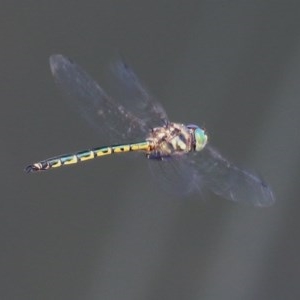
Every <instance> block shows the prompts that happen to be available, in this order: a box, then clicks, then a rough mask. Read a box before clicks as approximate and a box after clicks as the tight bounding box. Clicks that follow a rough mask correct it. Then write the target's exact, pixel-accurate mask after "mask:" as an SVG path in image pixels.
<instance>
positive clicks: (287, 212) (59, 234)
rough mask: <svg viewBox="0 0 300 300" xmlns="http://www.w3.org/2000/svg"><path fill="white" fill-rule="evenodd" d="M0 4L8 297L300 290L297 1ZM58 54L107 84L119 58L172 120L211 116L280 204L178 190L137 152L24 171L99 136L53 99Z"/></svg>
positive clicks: (223, 146)
mask: <svg viewBox="0 0 300 300" xmlns="http://www.w3.org/2000/svg"><path fill="white" fill-rule="evenodd" d="M0 14H1V20H2V26H0V32H1V47H0V54H1V59H0V67H1V79H2V80H1V82H2V88H1V89H0V93H1V104H2V107H1V110H0V113H1V118H0V120H1V121H0V122H1V126H0V128H1V129H0V130H1V137H2V147H1V164H2V172H1V175H0V176H1V182H2V185H1V186H2V188H1V192H2V193H1V202H0V203H1V209H0V222H1V226H0V236H1V241H2V242H1V245H2V246H1V250H0V251H1V252H0V254H1V255H0V257H1V268H0V270H1V271H0V272H1V273H0V276H1V289H0V298H1V299H72V300H74V299H122V300H126V299H130V300H132V299H139V300H140V299H164V300H165V299H172V300H174V299H230V300H233V299H297V298H298V297H299V288H298V278H299V275H300V274H299V273H300V271H299V270H300V265H299V259H298V253H299V250H300V239H299V233H298V228H300V223H299V218H298V214H299V201H298V195H299V184H298V181H299V166H300V161H299V150H298V149H299V148H300V139H299V134H298V128H299V125H300V121H299V114H300V101H299V99H300V85H299V78H300V26H299V25H300V5H299V4H296V3H294V5H292V3H289V5H288V4H287V3H283V2H280V1H278V2H273V1H265V2H263V3H262V2H261V1H251V2H247V3H246V2H241V1H233V2H232V1H223V2H220V1H187V2H185V3H180V2H176V3H175V2H174V1H164V2H161V1H154V2H153V1H152V2H151V1H148V2H147V1H110V2H106V3H103V2H101V1H100V2H99V1H90V2H88V3H87V2H76V3H74V2H71V1H64V2H63V3H62V2H58V1H52V2H49V3H43V2H24V3H18V6H17V5H16V4H15V3H12V2H10V3H3V7H2V9H1V12H0ZM53 53H63V54H64V55H66V56H69V57H71V58H72V59H74V60H75V61H76V62H78V63H79V64H80V65H81V66H82V67H83V68H84V69H85V70H87V71H88V72H89V73H90V74H91V75H92V76H93V77H94V78H95V79H97V80H98V81H99V82H100V83H101V85H102V86H103V87H104V88H105V87H108V86H110V82H109V81H107V80H106V77H105V73H106V69H107V68H106V67H107V65H108V64H109V63H110V62H111V61H112V59H113V58H114V57H116V56H117V55H121V56H123V57H125V58H126V61H127V62H128V63H129V64H130V65H131V66H132V67H133V69H134V70H135V71H136V73H137V74H138V75H139V77H140V78H141V79H142V80H143V81H144V82H145V84H146V86H147V87H148V89H149V90H150V91H151V92H152V94H153V95H154V96H155V97H157V99H159V101H160V102H161V103H162V104H163V105H164V107H165V109H166V111H167V112H168V115H169V117H170V119H171V120H172V121H175V122H183V123H194V124H198V125H201V126H204V127H205V128H206V130H207V131H208V133H209V137H210V142H211V143H212V144H213V145H214V146H215V147H217V148H218V149H219V150H220V151H221V152H222V154H223V155H224V156H226V157H228V158H229V159H231V160H232V161H234V162H236V163H240V164H241V165H242V166H245V167H250V169H252V170H254V171H257V172H258V173H259V174H261V175H262V176H263V177H264V178H265V179H266V181H267V182H268V183H269V184H270V185H271V186H272V187H273V189H274V193H275V196H276V203H275V205H274V206H272V207H270V208H264V209H259V208H254V207H251V206H244V205H241V204H234V203H232V202H229V201H226V200H223V199H221V198H217V197H214V196H212V195H208V196H206V197H205V199H204V201H203V199H202V200H201V199H200V198H199V197H197V196H190V197H187V198H186V199H183V200H178V199H173V198H172V197H171V196H169V195H166V194H165V193H164V192H162V191H160V190H159V189H158V188H157V187H156V185H155V182H154V181H153V180H152V178H151V174H150V172H149V169H148V166H147V162H146V160H145V159H144V158H143V157H142V156H141V157H139V156H137V157H136V156H134V157H132V156H131V155H129V156H131V157H129V158H128V157H126V156H122V155H119V156H111V157H104V158H102V159H99V160H95V161H92V162H89V163H86V164H82V165H77V166H74V167H69V168H62V169H59V170H53V171H51V172H50V171H49V172H47V173H43V174H32V175H26V174H24V173H23V168H24V167H25V166H26V165H27V164H28V163H32V162H34V161H36V160H40V159H44V158H47V157H50V156H54V155H56V154H61V153H64V152H66V153H67V152H71V151H76V150H81V149H86V148H89V147H94V146H101V145H105V143H106V141H101V140H99V138H97V134H96V132H94V131H92V130H91V129H90V128H89V127H88V125H87V124H86V123H85V121H84V119H83V118H81V117H80V116H79V115H76V113H74V111H73V110H72V109H70V108H69V107H68V106H67V105H66V102H65V101H64V100H63V99H62V98H63V96H62V95H61V94H60V93H59V91H58V89H57V87H56V86H55V84H54V81H53V78H52V76H51V74H50V70H49V66H48V57H49V56H50V55H51V54H53ZM117 53H119V54H117Z"/></svg>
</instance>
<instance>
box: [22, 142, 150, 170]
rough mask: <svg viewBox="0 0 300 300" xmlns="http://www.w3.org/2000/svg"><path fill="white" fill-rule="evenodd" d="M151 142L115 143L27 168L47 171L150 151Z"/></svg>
mask: <svg viewBox="0 0 300 300" xmlns="http://www.w3.org/2000/svg"><path fill="white" fill-rule="evenodd" d="M150 148H151V146H150V143H149V142H147V141H146V142H141V143H134V144H124V145H114V146H108V147H97V148H93V149H90V150H84V151H80V152H77V153H73V154H65V155H61V156H57V157H53V158H49V159H46V160H43V161H40V162H37V163H34V164H32V165H29V166H27V167H26V168H25V171H26V172H27V173H29V172H36V171H46V170H49V169H52V168H58V167H61V166H64V165H71V164H77V163H79V162H83V161H86V160H90V159H94V158H97V157H101V156H105V155H110V154H114V153H123V152H131V151H146V152H149V151H150Z"/></svg>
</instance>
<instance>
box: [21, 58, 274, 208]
mask: <svg viewBox="0 0 300 300" xmlns="http://www.w3.org/2000/svg"><path fill="white" fill-rule="evenodd" d="M50 69H51V72H52V74H53V76H54V78H55V81H56V82H57V84H58V85H59V86H60V88H61V89H62V90H63V91H64V92H65V93H66V94H67V96H68V97H67V98H68V99H70V100H71V105H72V106H77V107H78V108H79V109H80V110H81V113H82V114H83V116H84V117H85V119H86V120H87V121H88V122H89V123H90V124H91V125H92V126H93V127H95V128H96V129H97V132H98V134H99V137H101V138H103V139H109V140H110V141H111V143H112V144H111V145H109V146H104V147H96V148H92V149H88V150H84V151H80V152H77V153H72V154H64V155H60V156H55V157H53V158H49V159H46V160H42V161H39V162H36V163H33V164H31V165H29V166H27V167H26V168H25V171H26V172H27V173H29V172H38V171H45V170H49V169H52V168H58V167H61V166H65V165H70V164H75V163H78V162H83V161H86V160H90V159H94V158H97V157H102V156H105V155H110V154H115V153H125V152H131V151H132V152H141V153H144V154H145V156H146V158H147V159H148V162H149V166H150V169H151V171H152V173H153V175H154V177H155V178H156V180H157V181H158V182H159V183H160V184H161V185H162V186H163V187H164V188H165V189H167V190H168V191H172V192H175V193H178V194H182V195H185V194H189V193H192V192H200V193H201V192H202V190H203V189H205V188H208V189H209V190H211V191H212V192H213V193H215V194H216V195H219V196H221V197H223V198H225V199H228V200H232V201H236V202H244V203H249V204H252V205H255V206H269V205H271V204H273V202H274V195H273V192H272V190H271V188H270V187H269V186H268V185H267V184H266V183H265V182H264V181H263V180H262V179H261V178H260V177H258V176H256V175H254V174H252V173H250V172H248V171H247V170H245V169H242V168H239V167H237V166H235V165H234V164H232V163H231V162H229V161H228V160H227V159H225V158H224V157H223V156H222V155H221V154H220V153H219V152H218V151H217V150H216V149H214V148H213V147H212V146H210V145H209V144H208V135H207V132H206V131H205V130H204V129H203V128H201V127H199V126H197V125H193V124H189V125H185V124H182V123H175V122H171V121H169V119H168V117H167V114H166V112H165V110H164V108H163V107H162V105H161V104H160V103H158V102H157V101H156V100H155V99H154V98H153V97H152V96H151V95H150V94H149V93H148V91H147V90H146V88H145V87H144V86H143V85H142V83H141V82H140V80H139V79H138V77H137V76H136V75H135V73H134V72H133V70H132V69H131V68H130V67H129V66H128V65H127V64H125V63H124V62H122V61H117V62H115V63H114V64H113V65H112V68H111V71H112V72H111V73H112V75H113V77H114V81H115V82H116V90H117V91H118V93H117V94H118V96H117V98H116V99H117V100H115V98H113V97H110V96H109V95H108V94H106V92H105V91H104V90H103V89H102V88H101V87H100V86H99V85H98V84H97V83H96V82H95V81H94V80H93V79H92V78H91V77H90V76H89V75H88V74H87V73H86V72H85V71H84V70H83V69H82V68H81V67H80V66H79V65H77V64H76V63H74V62H72V61H71V60H69V59H68V58H66V57H64V56H63V55H60V54H56V55H52V56H51V57H50Z"/></svg>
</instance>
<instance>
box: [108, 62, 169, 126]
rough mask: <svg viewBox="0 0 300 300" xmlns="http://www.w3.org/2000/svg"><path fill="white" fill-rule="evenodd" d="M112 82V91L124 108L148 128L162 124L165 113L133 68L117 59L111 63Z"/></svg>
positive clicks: (164, 119) (164, 120) (165, 117)
mask: <svg viewBox="0 0 300 300" xmlns="http://www.w3.org/2000/svg"><path fill="white" fill-rule="evenodd" d="M111 71H112V75H113V80H112V81H113V83H115V85H114V87H113V89H112V93H113V95H114V96H115V99H117V100H118V102H120V103H121V104H122V105H123V106H124V107H125V108H126V110H128V111H130V112H131V113H132V114H133V115H135V116H136V117H138V118H139V119H141V120H143V121H144V122H145V123H146V125H147V126H148V128H153V127H157V126H161V125H163V124H164V123H165V122H166V120H167V114H166V113H165V111H164V109H163V107H162V106H161V105H160V104H159V103H158V102H156V101H155V99H154V98H153V97H152V96H151V95H150V94H149V93H148V91H147V90H146V88H145V87H144V86H143V85H142V83H141V82H140V80H139V79H138V78H137V76H136V75H135V73H134V72H133V70H132V69H131V68H130V67H129V66H128V65H127V64H126V63H124V62H123V61H121V60H119V61H117V62H115V63H114V64H112V65H111Z"/></svg>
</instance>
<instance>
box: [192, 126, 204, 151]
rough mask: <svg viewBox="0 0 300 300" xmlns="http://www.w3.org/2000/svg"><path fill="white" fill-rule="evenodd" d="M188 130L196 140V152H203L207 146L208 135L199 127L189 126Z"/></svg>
mask: <svg viewBox="0 0 300 300" xmlns="http://www.w3.org/2000/svg"><path fill="white" fill-rule="evenodd" d="M187 128H188V129H189V130H190V131H191V133H192V135H193V140H194V149H195V151H201V150H202V149H203V148H204V147H205V146H206V144H207V135H206V133H205V131H204V130H203V129H202V128H200V127H199V126H197V125H193V124H191V125H188V126H187Z"/></svg>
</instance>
